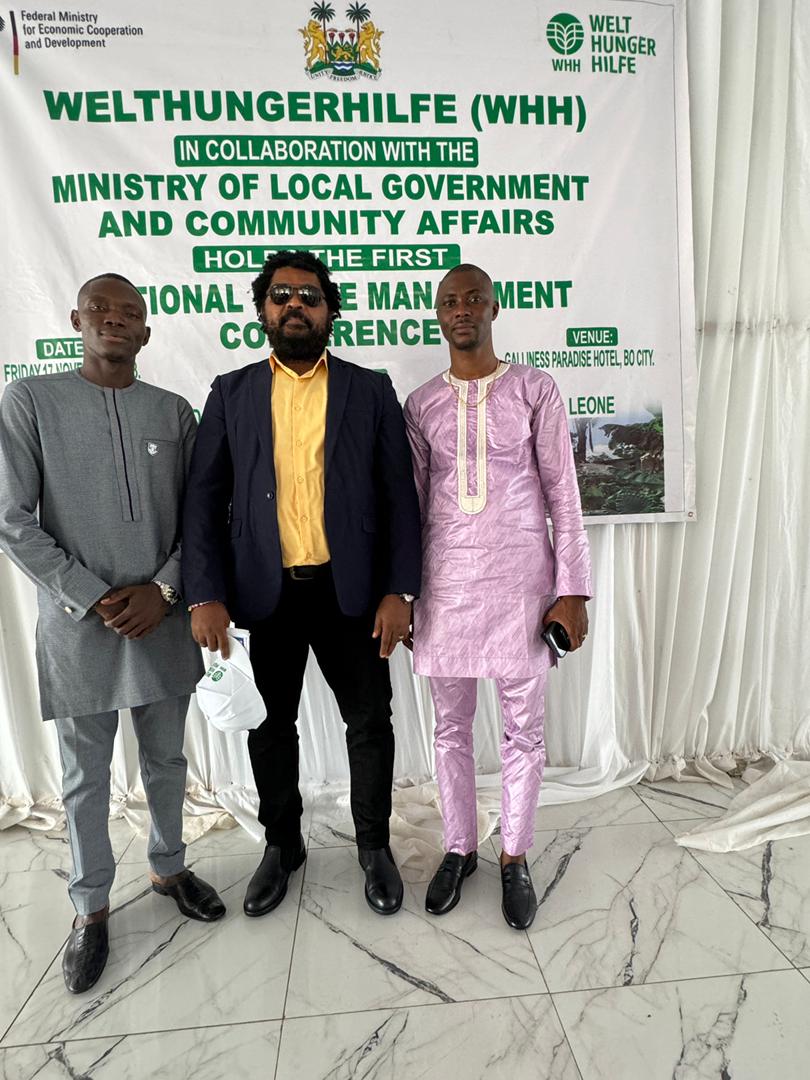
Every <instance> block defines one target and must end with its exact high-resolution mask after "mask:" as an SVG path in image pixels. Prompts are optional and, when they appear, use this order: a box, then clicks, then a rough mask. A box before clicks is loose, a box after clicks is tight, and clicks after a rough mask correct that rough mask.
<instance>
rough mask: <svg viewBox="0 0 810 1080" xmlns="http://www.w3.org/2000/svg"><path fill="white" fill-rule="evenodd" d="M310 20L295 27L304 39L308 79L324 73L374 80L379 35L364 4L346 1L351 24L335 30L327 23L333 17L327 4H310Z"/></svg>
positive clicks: (378, 60)
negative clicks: (360, 76)
mask: <svg viewBox="0 0 810 1080" xmlns="http://www.w3.org/2000/svg"><path fill="white" fill-rule="evenodd" d="M309 14H310V19H309V22H308V23H307V25H306V26H305V27H303V28H302V29H300V30H299V33H300V34H301V36H302V37H303V39H304V55H305V57H306V72H307V74H308V75H310V76H311V77H312V78H318V77H319V76H321V75H328V76H329V77H330V78H332V79H356V78H357V77H358V76H359V75H364V76H365V77H366V78H367V79H378V78H379V77H380V73H381V72H382V68H381V67H380V38H381V37H382V35H383V31H382V30H378V29H377V27H376V26H375V25H374V23H373V22H372V21H371V12H370V11H369V9H368V7H367V6H366V5H365V4H349V6H348V8H347V9H346V18H347V19H348V20H349V22H350V23H352V24H353V26H352V27H349V28H346V29H343V30H339V29H337V27H334V26H330V25H329V24H330V23H331V22H332V20H333V19H334V18H335V9H334V7H333V6H332V5H331V4H313V6H312V7H311V8H310V9H309Z"/></svg>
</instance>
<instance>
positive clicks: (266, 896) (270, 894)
mask: <svg viewBox="0 0 810 1080" xmlns="http://www.w3.org/2000/svg"><path fill="white" fill-rule="evenodd" d="M306 857H307V849H306V848H305V847H304V838H303V837H299V848H298V851H296V852H294V853H293V854H292V855H290V854H289V852H285V851H284V850H283V849H282V848H280V847H279V846H278V844H268V845H267V847H266V848H265V849H264V855H263V856H262V861H261V862H260V863H259V865H258V867H257V868H256V873H255V874H254V875H253V877H252V878H251V879H250V884H249V885H248V887H247V892H246V893H245V903H244V909H245V914H246V915H250V916H251V917H252V918H255V917H257V916H259V915H266V914H267V913H268V911H272V910H273V908H277V907H278V905H279V904H280V903H281V901H282V900H283V899H284V897H285V896H286V895H287V882H288V881H289V880H290V874H291V873H292V872H293V870H297V869H298V867H299V866H301V865H302V864H303V862H304V859H306Z"/></svg>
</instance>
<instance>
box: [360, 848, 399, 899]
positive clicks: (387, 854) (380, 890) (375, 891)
mask: <svg viewBox="0 0 810 1080" xmlns="http://www.w3.org/2000/svg"><path fill="white" fill-rule="evenodd" d="M357 857H358V859H359V860H360V865H361V866H362V867H363V869H364V870H365V872H366V888H365V893H366V901H367V903H368V906H369V907H370V908H371V910H372V911H376V912H377V914H378V915H393V914H394V913H395V912H397V911H399V909H400V908H401V907H402V895H403V892H404V890H403V888H402V878H401V877H400V876H399V870H397V865H396V863H395V862H394V856H393V855H392V854H391V849H390V847H381V848H358V849H357Z"/></svg>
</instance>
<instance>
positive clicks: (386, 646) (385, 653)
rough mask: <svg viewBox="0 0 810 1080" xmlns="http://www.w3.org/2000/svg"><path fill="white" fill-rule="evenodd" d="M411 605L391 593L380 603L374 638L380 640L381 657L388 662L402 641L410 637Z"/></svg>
mask: <svg viewBox="0 0 810 1080" xmlns="http://www.w3.org/2000/svg"><path fill="white" fill-rule="evenodd" d="M410 628H411V605H410V604H406V603H405V601H404V600H403V599H402V598H401V597H399V596H397V595H396V593H389V594H388V596H384V597H383V598H382V600H381V601H380V606H379V607H378V608H377V617H376V618H375V620H374V633H373V634H372V635H371V636H372V637H374V638H379V639H380V656H381V657H382V659H383V660H387V659H388V657H389V656H390V655H391V653H392V652H393V651H394V649H395V648H396V647H397V645H398V644H399V642H400V641H406V640H407V639H408V638H409V637H410Z"/></svg>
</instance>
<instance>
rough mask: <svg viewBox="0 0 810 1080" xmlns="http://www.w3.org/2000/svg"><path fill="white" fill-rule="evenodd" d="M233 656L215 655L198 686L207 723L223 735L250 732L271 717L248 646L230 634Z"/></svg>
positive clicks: (198, 696) (198, 698) (198, 700)
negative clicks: (254, 674) (258, 684)
mask: <svg viewBox="0 0 810 1080" xmlns="http://www.w3.org/2000/svg"><path fill="white" fill-rule="evenodd" d="M228 637H229V639H230V643H231V655H230V656H229V657H228V659H227V660H223V658H222V655H221V654H220V653H215V654H214V655H213V658H212V660H211V664H210V665H209V668H208V670H207V671H206V673H205V675H203V677H202V678H201V679H200V681H199V682H198V683H197V704H198V705H199V707H200V712H202V714H203V716H204V717H205V718H206V720H207V721H208V722H209V723H210V724H212V725H213V726H214V727H215V728H217V729H218V730H219V731H248V730H250V729H251V728H257V727H258V726H259V724H261V722H262V720H264V719H265V718H266V716H267V709H266V707H265V704H264V701H263V700H262V696H261V694H260V693H259V691H258V688H257V687H256V681H255V679H254V677H253V667H252V665H251V663H250V657H249V656H248V654H247V650H246V649H245V647H244V645H243V644H242V643H241V641H239V640H238V639H237V638H236V637H234V635H233V634H232V633H231V631H230V630H229V631H228Z"/></svg>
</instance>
